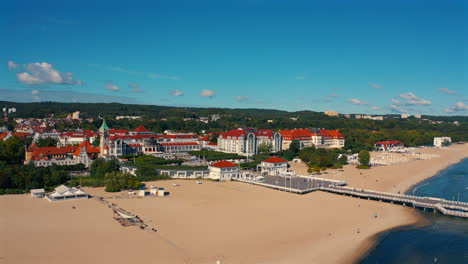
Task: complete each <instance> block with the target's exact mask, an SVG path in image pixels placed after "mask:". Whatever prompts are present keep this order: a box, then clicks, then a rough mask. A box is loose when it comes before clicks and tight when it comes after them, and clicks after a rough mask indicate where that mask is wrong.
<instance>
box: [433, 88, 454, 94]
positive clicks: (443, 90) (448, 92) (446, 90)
mask: <svg viewBox="0 0 468 264" xmlns="http://www.w3.org/2000/svg"><path fill="white" fill-rule="evenodd" d="M437 90H439V91H440V92H443V93H446V94H457V92H455V91H452V90H450V89H449V88H437Z"/></svg>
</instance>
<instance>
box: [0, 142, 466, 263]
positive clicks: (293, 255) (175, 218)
mask: <svg viewBox="0 0 468 264" xmlns="http://www.w3.org/2000/svg"><path fill="white" fill-rule="evenodd" d="M424 151H429V152H430V151H433V152H436V153H438V154H440V158H437V159H433V160H429V161H428V160H420V161H414V162H410V163H405V164H399V165H392V166H387V167H377V168H372V169H371V170H367V171H365V172H363V174H362V175H361V174H360V171H359V170H357V169H355V168H352V167H351V166H347V167H346V168H345V177H346V180H348V181H349V182H350V184H351V185H355V186H359V184H360V183H361V182H362V181H363V179H365V182H366V183H365V184H366V186H365V187H366V188H369V189H371V188H373V189H377V190H386V191H397V190H405V188H409V187H410V186H411V185H413V184H415V183H416V182H418V181H420V180H423V179H424V178H427V177H430V176H432V175H434V174H435V173H436V172H437V171H438V170H441V169H443V168H444V167H446V166H447V164H450V163H454V162H456V161H458V160H460V159H461V158H462V157H466V156H467V145H465V146H456V147H455V146H454V147H452V148H449V149H445V150H436V149H427V150H424ZM364 176H365V178H364ZM376 180H377V181H376ZM173 183H178V184H180V186H179V187H173V186H172V184H173ZM149 184H151V183H149ZM153 184H155V185H157V186H158V187H165V188H166V189H167V190H168V191H170V192H171V195H170V196H169V197H154V198H142V199H128V198H121V199H112V198H106V199H108V200H109V201H110V202H113V203H116V204H118V205H119V206H121V207H122V208H125V209H127V210H129V211H131V212H134V213H136V214H138V215H139V216H141V217H142V218H143V219H144V220H145V221H146V222H147V223H148V225H149V228H151V227H155V228H156V229H157V230H158V232H156V233H154V232H149V231H142V230H140V229H138V228H136V227H121V226H120V225H119V224H118V223H117V222H116V221H115V220H114V219H113V218H112V211H111V209H109V208H107V207H106V206H105V205H103V204H102V203H99V202H98V201H96V200H95V199H88V200H77V201H63V202H55V203H51V202H48V201H47V200H44V199H34V198H31V197H30V196H29V195H7V196H0V205H1V208H2V209H3V210H2V214H1V215H0V224H1V230H0V237H1V239H0V242H1V243H2V244H0V245H1V246H2V248H0V257H1V258H2V259H3V262H4V263H33V262H34V263H71V264H74V263H129V262H133V261H144V262H147V263H213V264H214V263H216V261H217V260H220V261H221V263H222V264H225V263H236V264H237V263H350V262H352V261H354V260H355V259H356V258H357V257H359V256H360V255H362V254H363V253H364V252H365V251H366V250H367V249H368V248H369V247H370V246H372V240H370V238H371V237H372V236H373V235H375V234H377V233H379V232H381V231H383V230H386V229H390V228H394V227H396V226H401V225H408V224H414V223H417V222H418V221H420V220H421V217H420V216H419V215H418V214H417V213H415V211H414V210H413V209H410V208H407V207H402V206H396V205H390V204H384V203H379V202H375V201H367V200H359V199H354V198H350V197H343V196H339V195H333V194H328V193H322V192H315V193H311V194H307V195H302V196H301V195H295V194H290V193H285V192H280V191H276V190H271V189H265V188H262V187H258V186H253V185H248V184H243V183H239V182H222V183H219V182H211V181H204V182H203V184H196V183H195V182H194V181H183V180H170V181H163V182H156V183H153ZM394 186H396V187H394ZM86 190H87V191H88V192H90V193H91V194H94V195H96V196H99V195H103V196H106V197H109V196H111V195H110V194H109V193H105V192H103V189H102V188H87V189H86ZM115 195H116V196H120V194H115ZM122 196H128V195H125V194H124V193H122ZM72 205H74V206H76V207H77V209H72ZM376 214H377V216H378V217H375V215H376Z"/></svg>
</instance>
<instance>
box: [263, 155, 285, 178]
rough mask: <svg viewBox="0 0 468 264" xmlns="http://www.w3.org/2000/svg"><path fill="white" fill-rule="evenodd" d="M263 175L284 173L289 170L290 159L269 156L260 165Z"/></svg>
mask: <svg viewBox="0 0 468 264" xmlns="http://www.w3.org/2000/svg"><path fill="white" fill-rule="evenodd" d="M257 169H260V171H261V174H262V175H283V174H286V173H287V171H288V161H287V160H285V159H282V158H278V157H271V158H268V159H266V160H264V161H262V162H261V163H260V165H258V167H257Z"/></svg>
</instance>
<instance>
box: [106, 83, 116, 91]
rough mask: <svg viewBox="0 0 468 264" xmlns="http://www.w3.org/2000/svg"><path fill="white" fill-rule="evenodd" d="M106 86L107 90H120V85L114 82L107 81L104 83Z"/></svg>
mask: <svg viewBox="0 0 468 264" xmlns="http://www.w3.org/2000/svg"><path fill="white" fill-rule="evenodd" d="M104 88H106V89H107V90H111V91H120V87H118V86H117V85H115V84H112V83H106V84H105V85H104Z"/></svg>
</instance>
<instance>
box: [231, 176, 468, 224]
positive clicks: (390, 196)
mask: <svg viewBox="0 0 468 264" xmlns="http://www.w3.org/2000/svg"><path fill="white" fill-rule="evenodd" d="M269 177H270V178H273V177H271V176H269ZM282 179H284V178H282ZM236 180H237V181H240V182H244V183H249V184H254V185H258V186H262V187H266V188H270V189H275V190H280V191H284V192H289V193H295V194H306V193H310V192H314V191H324V192H330V193H336V194H341V195H346V196H352V197H357V198H361V199H367V200H375V201H380V202H387V203H392V204H399V205H403V206H410V207H413V208H415V209H420V210H423V211H426V210H429V211H433V212H434V213H435V212H440V213H442V214H444V215H449V216H455V217H462V218H468V203H464V202H457V201H449V200H445V199H440V198H433V197H425V196H413V195H406V194H398V193H388V192H379V191H373V190H365V189H358V188H351V187H345V186H338V185H337V183H339V184H340V185H345V184H346V183H345V182H338V181H333V180H328V179H321V178H301V177H290V178H286V179H284V181H283V180H271V179H269V180H268V182H258V181H254V180H245V179H236Z"/></svg>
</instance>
